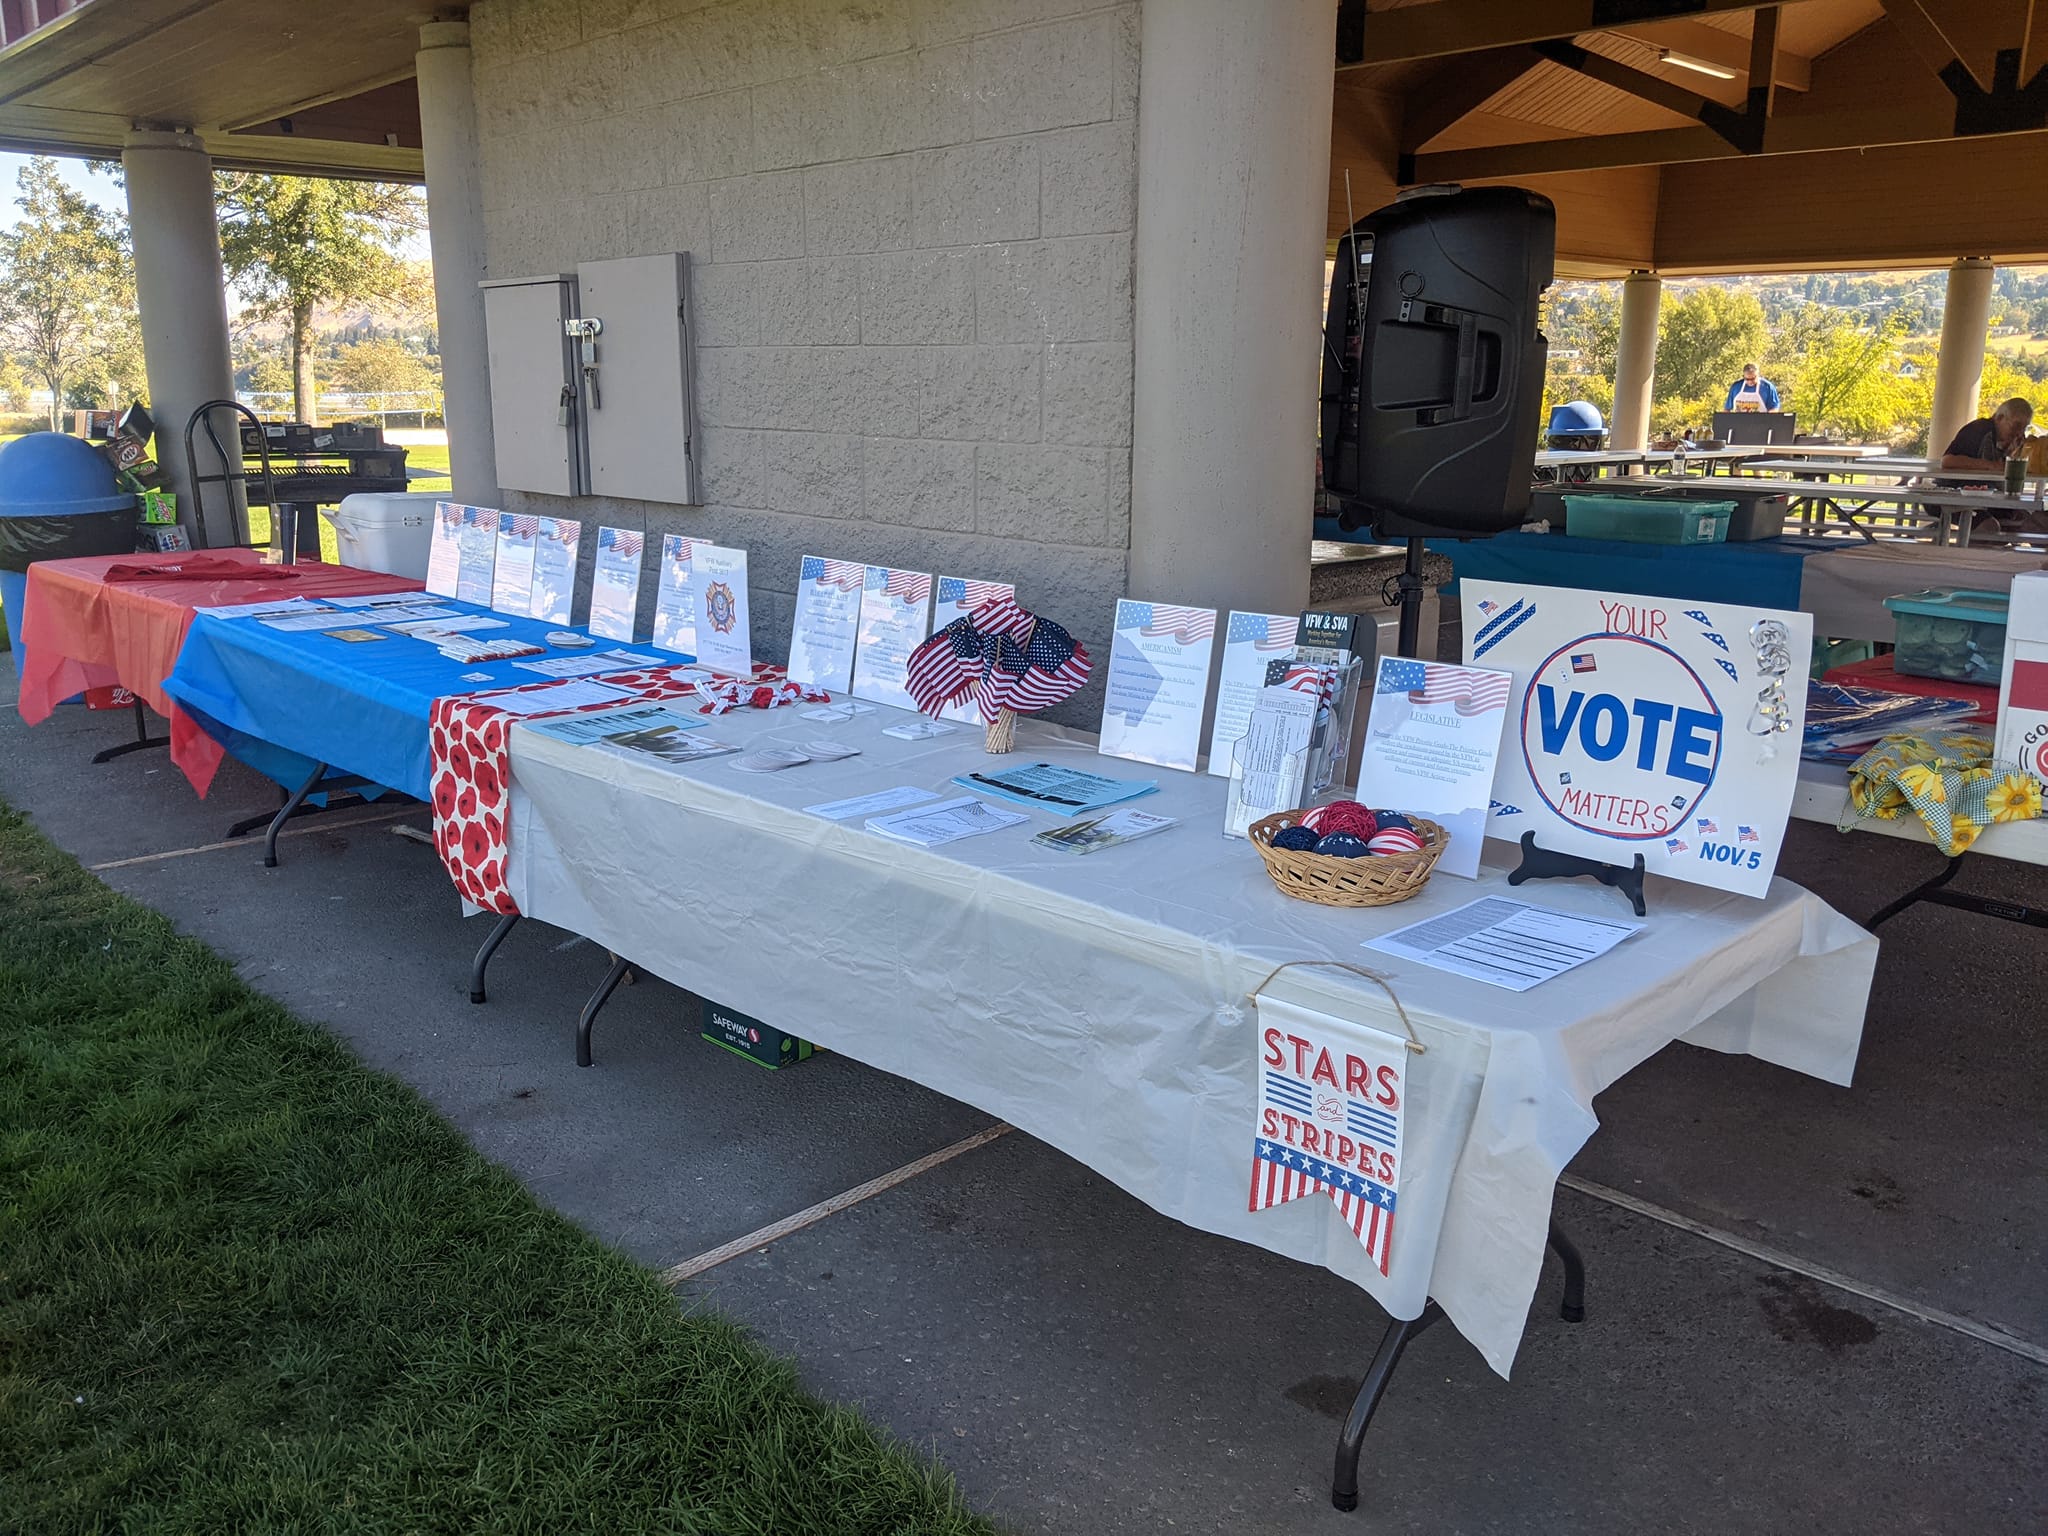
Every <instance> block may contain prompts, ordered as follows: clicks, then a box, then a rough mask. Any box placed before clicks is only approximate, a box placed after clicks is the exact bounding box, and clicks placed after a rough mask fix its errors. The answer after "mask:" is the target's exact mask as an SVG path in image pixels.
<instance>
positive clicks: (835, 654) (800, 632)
mask: <svg viewBox="0 0 2048 1536" xmlns="http://www.w3.org/2000/svg"><path fill="white" fill-rule="evenodd" d="M867 569H868V568H867V567H866V566H864V565H862V564H861V563H860V562H859V561H858V560H827V559H825V558H823V557H822V556H819V555H805V556H804V558H803V563H802V564H801V565H800V566H799V567H798V568H797V582H796V623H795V624H794V625H793V626H792V627H791V629H790V632H789V675H790V677H792V678H793V679H795V680H796V681H797V682H799V683H809V684H811V685H812V686H813V687H817V688H823V689H825V690H827V691H828V692H831V693H844V692H846V690H847V689H848V688H850V687H852V686H853V651H854V645H855V641H856V639H857V637H858V636H859V633H860V602H861V591H862V589H863V587H864V586H865V585H866V581H867Z"/></svg>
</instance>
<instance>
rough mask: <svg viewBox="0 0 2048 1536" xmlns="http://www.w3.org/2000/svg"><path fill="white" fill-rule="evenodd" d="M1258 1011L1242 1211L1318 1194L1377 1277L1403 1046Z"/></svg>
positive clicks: (1393, 1039)
mask: <svg viewBox="0 0 2048 1536" xmlns="http://www.w3.org/2000/svg"><path fill="white" fill-rule="evenodd" d="M1254 1001H1255V1002H1256V1004H1257V1006H1258V1014H1259V1101H1258V1110H1257V1117H1256V1121H1255V1123H1254V1126H1253V1130H1252V1167H1251V1209H1252V1210H1254V1211H1263V1210H1266V1209H1267V1208H1269V1207H1271V1206H1275V1205H1285V1204H1286V1203H1287V1202H1288V1201H1290V1200H1298V1199H1300V1198H1301V1197H1302V1196H1304V1195H1327V1196H1329V1198H1330V1200H1331V1202H1332V1203H1333V1204H1335V1205H1336V1207H1337V1211H1338V1214H1339V1215H1340V1216H1342V1218H1343V1220H1344V1224H1345V1225H1346V1226H1347V1227H1349V1228H1350V1229H1351V1231H1352V1235H1353V1236H1355V1237H1356V1238H1357V1239H1358V1240H1359V1242H1361V1243H1363V1244H1364V1245H1365V1251H1366V1254H1367V1256H1368V1257H1370V1258H1371V1259H1372V1261H1373V1264H1374V1265H1375V1266H1376V1267H1377V1268H1378V1269H1379V1272H1380V1273H1381V1274H1383V1275H1384V1274H1386V1273H1388V1271H1389V1269H1390V1267H1391V1265H1392V1263H1393V1247H1394V1211H1395V1207H1396V1205H1397V1204H1398V1199H1397V1197H1398V1195H1399V1192H1400V1188H1401V1122H1402V1118H1403V1110H1402V1105H1403V1103H1404V1102H1405V1101H1406V1099H1407V1097H1408V1094H1407V1073H1408V1042H1407V1041H1406V1040H1404V1039H1402V1038H1401V1037H1400V1036H1399V1035H1390V1034H1387V1033H1386V1032H1384V1031H1383V1030H1377V1029H1368V1028H1367V1027H1365V1026H1364V1025H1362V1024H1352V1023H1349V1022H1347V1021H1346V1020H1343V1019H1335V1018H1332V1017H1330V1016H1329V1015H1328V1014H1325V1013H1317V1012H1314V1011H1313V1010H1311V1009H1308V1008H1302V1007H1299V1006H1297V1005H1296V1004H1294V1003H1285V1002H1279V1001H1277V1000H1275V999H1273V998H1270V997H1259V998H1256V999H1254Z"/></svg>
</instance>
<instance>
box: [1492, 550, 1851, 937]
mask: <svg viewBox="0 0 2048 1536" xmlns="http://www.w3.org/2000/svg"><path fill="white" fill-rule="evenodd" d="M1463 592H1464V594H1466V595H1465V601H1466V602H1468V603H1472V604H1477V603H1482V602H1486V603H1492V604H1493V605H1494V606H1493V608H1492V609H1491V610H1490V611H1488V610H1484V609H1478V608H1474V609H1473V610H1472V611H1473V612H1475V613H1477V614H1479V615H1480V620H1479V622H1477V623H1473V624H1467V625H1466V627H1465V660H1466V661H1467V662H1468V663H1469V664H1471V665H1474V666H1480V667H1492V668H1497V669H1499V670H1501V671H1504V672H1512V673H1513V674H1514V677H1515V686H1514V690H1513V693H1512V695H1511V696H1510V698H1509V701H1508V721H1507V729H1506V731H1505V733H1504V734H1505V741H1504V744H1503V745H1502V747H1501V753H1500V765H1499V768H1498V770H1497V771H1496V772H1495V774H1494V780H1493V806H1492V811H1491V817H1490V820H1489V822H1488V826H1487V832H1488V835H1489V836H1492V837H1501V838H1510V839H1514V838H1519V837H1520V836H1521V835H1522V834H1523V833H1524V832H1533V833H1535V834H1536V842H1537V844H1538V846H1540V847H1543V848H1548V849H1550V850H1552V851H1553V852H1557V853H1572V854H1578V855H1581V856H1582V857H1585V858H1591V859H1598V860H1600V861H1602V862H1603V863H1610V864H1621V865H1626V864H1629V863H1631V862H1632V861H1633V860H1634V858H1635V856H1636V855H1637V854H1639V853H1640V854H1641V855H1642V856H1643V864H1644V867H1645V868H1646V869H1648V870H1649V871H1650V873H1652V874H1657V875H1666V876H1669V877H1670V878H1672V879H1674V880H1688V881H1691V882H1692V883H1693V884H1695V885H1706V886H1712V887H1713V888H1714V889H1716V890H1721V891H1728V892H1731V893H1733V894H1736V895H1741V896H1762V895H1764V894H1765V893H1766V892H1767V891H1768V890H1769V889H1770V884H1771V874H1772V872H1773V870H1775V869H1776V867H1777V863H1778V850H1779V847H1780V846H1781V845H1782V843H1783V842H1784V838H1785V823H1786V821H1787V819H1788V818H1789V817H1790V815H1791V813H1792V795H1793V791H1794V789H1795V788H1796V787H1797V784H1798V776H1799V747H1800V742H1801V740H1802V739H1803V736H1804V732H1805V725H1806V674H1805V669H1804V665H1803V658H1804V657H1806V656H1807V655H1808V654H1809V653H1810V652H1811V650H1812V646H1813V618H1812V616H1811V615H1810V614H1804V613H1792V612H1789V611H1787V610H1784V609H1778V608H1753V607H1749V606H1747V605H1745V604H1741V603H1722V602H1697V601H1694V600H1692V599H1688V598H1667V597H1640V596H1636V595H1634V594H1630V593H1620V592H1605V591H1601V590H1598V589H1593V590H1588V591H1579V590H1576V589H1572V588H1565V587H1532V586H1524V585H1522V584H1520V583H1513V584H1510V583H1507V582H1497V581H1468V582H1466V583H1465V584H1464V587H1463ZM1773 634H1775V635H1781V636H1782V637H1783V644H1782V649H1781V654H1780V656H1779V658H1778V661H1777V663H1776V665H1777V666H1778V672H1777V673H1776V675H1775V677H1774V675H1773V673H1772V672H1770V671H1768V670H1767V668H1768V667H1770V666H1771V665H1772V662H1771V660H1770V657H1769V655H1768V653H1767V648H1766V647H1764V646H1761V645H1760V644H1759V640H1760V639H1761V638H1762V637H1764V636H1766V635H1773ZM1784 653H1789V656H1790V657H1791V658H1792V662H1791V665H1790V666H1789V667H1787V666H1785V665H1784ZM1780 684H1781V685H1782V687H1780V686H1779V685H1780ZM1780 699H1782V707H1783V718H1784V720H1785V722H1786V725H1787V729H1785V730H1783V731H1773V730H1771V729H1770V717H1769V715H1767V714H1760V711H1761V710H1762V708H1763V706H1764V703H1765V701H1767V700H1769V701H1772V703H1773V705H1774V707H1775V705H1776V702H1777V701H1778V700H1780ZM1760 721H1761V728H1759V722H1760ZM1703 822H1704V823H1705V824H1706V826H1708V827H1711V828H1712V829H1713V830H1712V831H1704V830H1702V826H1701V824H1702V823H1703ZM1745 827H1746V828H1748V829H1749V832H1750V834H1751V835H1750V836H1749V837H1748V838H1747V839H1745V838H1744V836H1743V832H1742V829H1743V828H1745Z"/></svg>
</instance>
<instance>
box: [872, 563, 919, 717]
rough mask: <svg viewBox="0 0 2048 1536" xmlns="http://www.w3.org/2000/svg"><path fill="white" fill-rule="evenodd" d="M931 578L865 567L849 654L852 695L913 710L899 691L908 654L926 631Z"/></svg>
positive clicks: (902, 689)
mask: <svg viewBox="0 0 2048 1536" xmlns="http://www.w3.org/2000/svg"><path fill="white" fill-rule="evenodd" d="M931 622H932V579H931V577H930V576H928V575H927V574H925V573H924V572H923V571H902V570H898V569H896V568H895V567H894V566H889V565H871V566H869V567H868V568H867V572H866V574H865V576H864V577H863V578H862V585H861V594H860V626H859V630H858V633H857V635H856V637H855V646H854V653H853V695H854V697H855V698H859V699H867V700H869V701H870V702H872V703H876V704H893V705H895V706H896V708H898V709H915V708H916V707H917V705H916V704H915V703H914V702H913V701H912V699H911V697H910V691H909V689H908V688H906V687H905V686H904V680H905V672H906V669H907V668H908V666H909V664H910V653H911V652H912V651H914V650H916V649H917V648H918V647H919V646H920V645H922V644H924V638H925V636H926V635H929V634H930V633H931V632H932V631H931Z"/></svg>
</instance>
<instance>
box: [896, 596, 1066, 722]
mask: <svg viewBox="0 0 2048 1536" xmlns="http://www.w3.org/2000/svg"><path fill="white" fill-rule="evenodd" d="M1089 670H1090V663H1089V660H1088V651H1087V649H1086V647H1084V646H1082V645H1081V644H1080V642H1079V641H1077V640H1075V639H1074V637H1073V636H1072V635H1070V634H1068V633H1067V631H1066V630H1065V629H1063V628H1061V627H1060V626H1059V625H1057V624H1055V623H1053V622H1052V620H1050V619H1041V618H1038V617H1036V616H1034V615H1032V614H1030V613H1027V612H1025V611H1024V610H1023V609H1022V608H1019V607H1018V606H1017V603H1016V600H1015V599H1014V598H998V599H997V600H996V601H994V602H991V603H987V604H984V605H983V606H982V607H980V608H977V609H976V610H975V611H974V612H973V613H971V614H969V615H967V617H965V618H962V619H955V620H954V621H953V622H952V623H950V624H948V625H947V626H946V627H945V628H944V629H941V630H940V631H939V632H938V633H937V634H935V635H933V636H932V637H931V638H930V639H929V640H927V641H925V642H924V644H922V645H920V646H919V647H918V648H917V649H916V650H914V651H912V652H911V653H910V661H909V665H908V668H907V676H906V678H905V684H906V686H907V687H908V689H909V692H910V697H911V699H912V701H913V702H914V703H916V705H917V707H918V708H919V709H921V710H923V711H924V712H925V713H926V714H928V715H935V714H937V713H938V712H939V711H940V710H941V709H943V708H944V707H945V706H946V705H948V704H957V703H959V702H960V701H961V700H963V699H966V698H970V697H971V698H972V699H973V700H974V702H975V703H976V704H977V705H978V706H979V707H980V709H981V713H982V718H983V719H984V720H987V721H990V722H993V721H994V720H995V719H996V717H997V715H998V714H999V713H1000V712H1001V711H1003V710H1006V709H1007V710H1009V711H1011V712H1012V713H1014V714H1020V715H1028V714H1035V713H1036V712H1037V711H1039V710H1041V709H1050V708H1051V707H1052V706H1053V705H1055V704H1057V703H1059V702H1060V701H1061V700H1063V699H1066V698H1068V697H1070V696H1071V695H1072V694H1073V693H1074V692H1075V691H1076V690H1077V689H1079V688H1080V687H1081V685H1082V684H1083V683H1085V682H1087V681H1088V673H1089Z"/></svg>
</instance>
